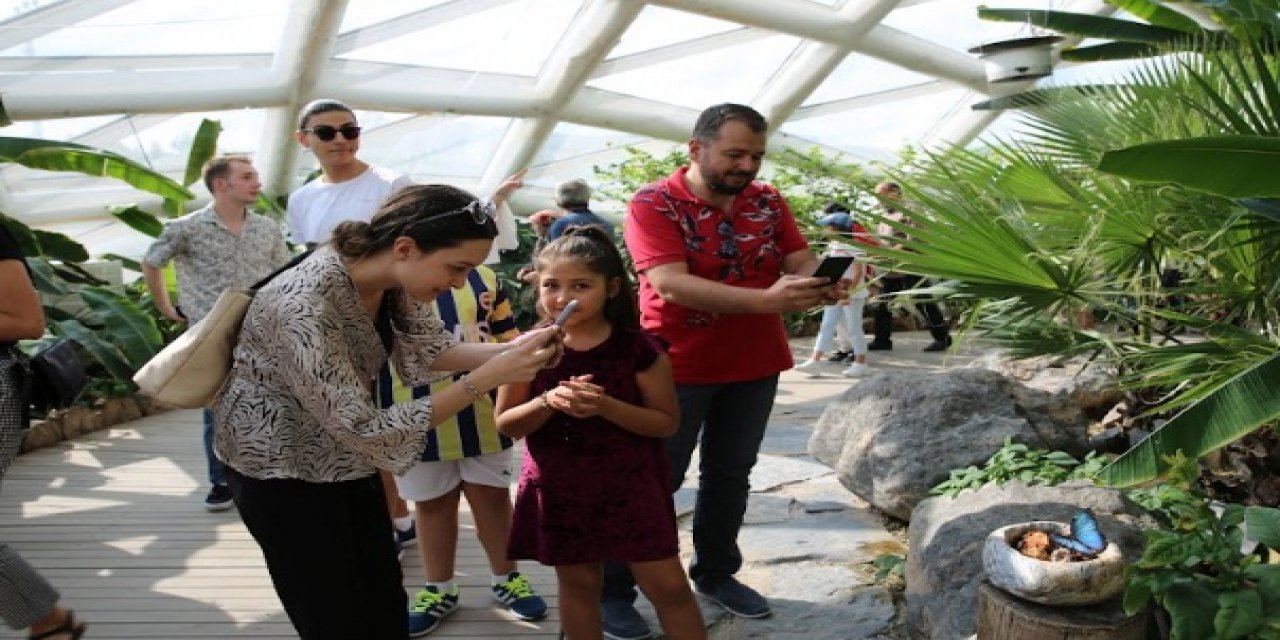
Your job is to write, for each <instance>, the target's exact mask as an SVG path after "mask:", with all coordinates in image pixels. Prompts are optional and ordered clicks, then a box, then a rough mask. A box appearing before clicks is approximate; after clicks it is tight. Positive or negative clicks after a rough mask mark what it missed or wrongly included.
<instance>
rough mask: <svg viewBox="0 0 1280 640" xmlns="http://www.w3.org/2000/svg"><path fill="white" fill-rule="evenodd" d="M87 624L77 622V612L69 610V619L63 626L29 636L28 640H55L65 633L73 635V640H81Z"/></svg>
mask: <svg viewBox="0 0 1280 640" xmlns="http://www.w3.org/2000/svg"><path fill="white" fill-rule="evenodd" d="M84 630H85V623H83V622H79V623H77V622H76V612H74V611H72V610H70V609H67V617H66V618H65V619H63V621H62V624H60V625H58V626H57V627H54V628H53V629H50V630H48V631H46V632H44V633H42V634H40V635H38V636H28V637H27V640H46V639H48V638H54V637H56V636H60V635H62V634H64V633H69V634H71V640H80V636H83V635H84Z"/></svg>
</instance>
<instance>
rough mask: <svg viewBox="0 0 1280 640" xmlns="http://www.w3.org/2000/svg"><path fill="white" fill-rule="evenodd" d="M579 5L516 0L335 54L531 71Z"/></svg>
mask: <svg viewBox="0 0 1280 640" xmlns="http://www.w3.org/2000/svg"><path fill="white" fill-rule="evenodd" d="M581 5H582V3H581V2H579V1H577V0H574V1H573V2H567V1H564V2H539V1H538V0H517V1H515V2H511V3H509V4H504V5H500V6H497V7H494V8H492V9H489V10H487V11H479V12H476V13H473V14H471V15H469V16H466V17H463V18H459V19H457V20H450V21H448V22H445V23H442V24H437V25H433V26H429V27H427V28H425V29H422V30H419V31H416V32H414V33H410V34H406V35H403V36H400V37H398V38H392V39H390V40H387V41H385V42H382V43H379V44H375V45H372V46H366V47H361V48H359V49H355V50H353V51H350V52H348V53H344V54H342V55H340V56H339V57H340V58H347V59H351V60H366V61H370V62H390V63H396V64H415V65H422V66H428V67H441V68H446V69H463V70H473V71H485V72H490V73H507V74H519V75H527V76H533V75H537V73H538V70H539V69H541V68H542V63H543V62H546V60H547V56H549V55H550V54H551V51H552V49H554V48H555V46H556V44H558V43H559V42H560V41H561V40H563V39H564V35H565V29H566V28H567V27H568V26H569V23H570V22H571V21H572V20H573V18H574V16H575V15H577V13H578V11H579V10H580V9H581ZM531 25H536V28H531ZM478 34H483V37H480V36H479V35H478Z"/></svg>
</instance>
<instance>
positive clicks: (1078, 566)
mask: <svg viewBox="0 0 1280 640" xmlns="http://www.w3.org/2000/svg"><path fill="white" fill-rule="evenodd" d="M1033 530H1036V531H1044V532H1047V533H1056V534H1059V535H1065V534H1066V532H1067V531H1068V530H1069V529H1068V527H1067V525H1066V524H1065V523H1062V522H1024V523H1021V524H1011V525H1008V526H1005V527H1000V528H999V529H996V530H995V531H992V532H991V534H990V535H988V536H987V539H986V542H985V543H984V544H983V547H982V569H983V571H985V572H986V574H987V579H988V580H990V581H991V584H993V585H995V586H996V587H999V588H1000V589H1003V590H1005V591H1007V592H1009V593H1011V594H1013V595H1015V596H1018V597H1019V598H1023V599H1025V600H1030V601H1032V602H1038V603H1040V604H1047V605H1065V606H1079V605H1087V604H1096V603H1099V602H1102V601H1104V600H1107V599H1110V598H1112V597H1114V596H1115V595H1117V594H1119V593H1120V592H1121V591H1122V590H1124V567H1125V562H1124V557H1123V556H1121V554H1120V549H1119V547H1117V546H1116V545H1115V544H1114V543H1107V548H1106V549H1103V551H1102V553H1100V554H1098V557H1096V558H1093V559H1092V560H1082V561H1079V562H1050V561H1046V560H1037V559H1035V558H1031V557H1028V556H1024V555H1022V553H1021V552H1020V551H1018V549H1017V548H1016V547H1015V546H1014V545H1016V544H1017V542H1018V540H1019V539H1020V538H1022V535H1023V534H1024V533H1026V532H1028V531H1033Z"/></svg>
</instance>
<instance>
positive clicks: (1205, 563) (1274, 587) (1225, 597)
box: [1124, 455, 1280, 640]
mask: <svg viewBox="0 0 1280 640" xmlns="http://www.w3.org/2000/svg"><path fill="white" fill-rule="evenodd" d="M1167 462H1168V464H1169V466H1170V468H1171V469H1172V470H1173V472H1172V473H1171V474H1170V475H1171V476H1172V477H1174V478H1176V479H1178V481H1175V482H1171V483H1168V484H1163V485H1160V486H1157V487H1153V488H1151V489H1144V490H1135V491H1132V492H1130V497H1131V498H1132V499H1133V500H1134V501H1135V502H1137V503H1138V504H1139V505H1141V506H1142V507H1144V508H1145V509H1147V510H1148V511H1149V512H1151V513H1152V514H1153V515H1155V516H1156V517H1157V518H1158V519H1159V520H1160V521H1161V524H1162V525H1163V527H1164V528H1160V529H1149V530H1146V531H1144V532H1143V533H1144V535H1145V536H1146V540H1147V545H1146V549H1145V551H1144V552H1143V554H1142V558H1141V559H1139V560H1138V561H1137V562H1136V563H1134V564H1132V565H1130V566H1129V567H1127V568H1126V569H1125V593H1124V607H1125V610H1126V612H1128V613H1130V614H1132V613H1136V612H1138V611H1140V610H1141V609H1143V608H1144V607H1146V606H1147V603H1148V602H1149V601H1151V600H1154V601H1155V602H1156V603H1157V604H1159V605H1160V606H1162V607H1164V609H1165V610H1166V611H1168V613H1169V617H1170V623H1171V638H1173V639H1174V640H1192V639H1194V640H1201V639H1223V640H1225V639H1229V638H1256V639H1259V640H1275V639H1277V638H1280V565H1276V564H1263V563H1262V556H1261V554H1260V553H1258V552H1257V551H1256V550H1257V549H1259V547H1257V543H1258V542H1261V543H1262V544H1263V545H1265V546H1266V547H1271V548H1272V549H1276V548H1280V509H1272V508H1266V507H1243V506H1241V505H1221V504H1215V503H1212V502H1210V501H1209V500H1208V499H1207V498H1206V497H1204V496H1203V495H1201V494H1199V493H1198V492H1196V491H1194V490H1192V489H1190V486H1191V485H1190V479H1191V478H1193V477H1194V476H1195V469H1194V466H1195V464H1194V461H1192V460H1189V459H1187V458H1186V457H1185V456H1181V455H1177V456H1171V457H1170V459H1169V460H1168V461H1167ZM1270 553H1274V551H1272V552H1270Z"/></svg>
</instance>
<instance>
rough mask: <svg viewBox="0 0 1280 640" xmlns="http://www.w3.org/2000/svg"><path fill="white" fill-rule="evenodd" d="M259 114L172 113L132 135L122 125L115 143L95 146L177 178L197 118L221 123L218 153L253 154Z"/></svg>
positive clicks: (251, 111)
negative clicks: (120, 132) (121, 130)
mask: <svg viewBox="0 0 1280 640" xmlns="http://www.w3.org/2000/svg"><path fill="white" fill-rule="evenodd" d="M262 115H263V114H262V110H260V109H235V110H230V111H206V112H200V113H196V112H190V113H182V114H176V115H174V117H172V118H169V119H167V120H164V121H163V122H161V123H160V124H157V125H155V126H152V127H148V128H146V129H141V130H138V131H137V133H136V134H135V133H134V132H133V131H131V130H129V129H128V128H126V129H125V131H126V134H125V135H124V136H123V137H121V138H120V140H119V141H118V142H116V143H114V144H110V143H107V144H100V145H99V146H101V147H103V148H105V149H109V150H111V151H115V152H116V153H119V154H121V155H124V156H128V157H129V158H132V159H133V160H136V161H138V162H141V163H143V164H145V165H147V166H149V167H152V168H154V169H156V170H158V171H163V172H165V173H168V174H171V175H173V176H174V177H177V178H179V179H181V174H182V173H184V172H185V171H186V169H187V156H188V155H189V154H190V152H191V141H192V140H193V139H194V138H195V135H196V129H197V128H198V127H199V126H200V121H201V120H203V119H205V118H208V119H210V120H217V121H218V122H219V123H221V124H222V133H221V134H219V136H218V152H219V153H247V154H249V155H253V151H254V150H255V149H257V148H258V145H259V144H261V142H262V141H261V139H260V138H259V136H260V135H261V132H262V124H263V120H262Z"/></svg>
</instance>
